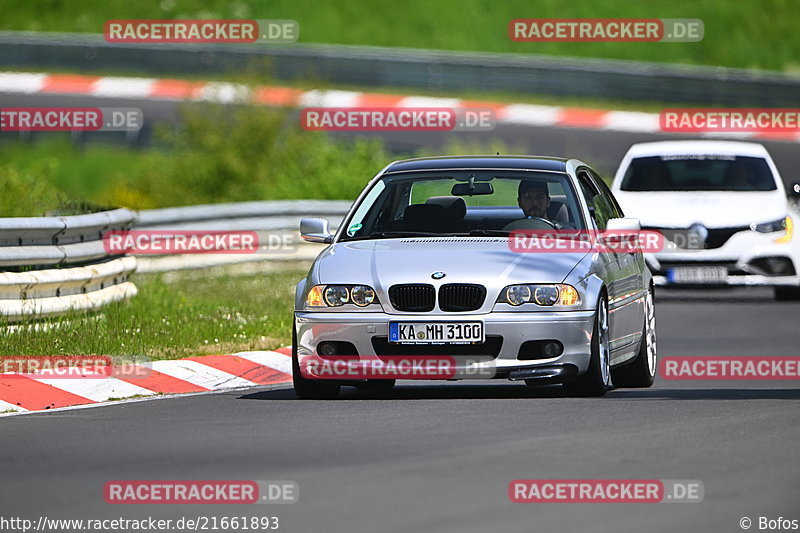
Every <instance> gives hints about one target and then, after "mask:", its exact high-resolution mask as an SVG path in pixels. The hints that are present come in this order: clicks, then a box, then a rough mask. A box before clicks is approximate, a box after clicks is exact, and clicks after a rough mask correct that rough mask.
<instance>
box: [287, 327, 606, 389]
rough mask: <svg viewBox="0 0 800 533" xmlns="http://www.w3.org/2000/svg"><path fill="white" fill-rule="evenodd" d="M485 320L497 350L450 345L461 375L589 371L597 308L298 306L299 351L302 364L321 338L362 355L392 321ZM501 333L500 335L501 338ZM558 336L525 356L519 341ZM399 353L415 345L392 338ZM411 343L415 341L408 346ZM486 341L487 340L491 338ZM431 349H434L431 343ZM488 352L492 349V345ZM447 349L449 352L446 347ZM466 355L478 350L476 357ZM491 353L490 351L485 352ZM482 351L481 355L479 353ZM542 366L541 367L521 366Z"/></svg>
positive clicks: (550, 376) (550, 377)
mask: <svg viewBox="0 0 800 533" xmlns="http://www.w3.org/2000/svg"><path fill="white" fill-rule="evenodd" d="M476 320H479V321H482V322H483V323H484V335H485V337H486V338H487V340H488V339H489V338H490V337H492V338H493V340H494V341H495V342H493V343H492V351H493V352H496V353H491V354H489V353H482V352H481V350H480V349H476V345H447V347H446V348H447V349H446V350H444V349H443V352H445V351H446V353H447V355H453V356H455V357H454V359H455V360H456V370H457V371H458V372H459V375H469V376H471V377H474V378H476V379H481V378H483V379H487V378H509V379H537V378H541V380H542V381H547V382H552V381H558V378H559V377H564V378H572V377H574V376H575V375H577V374H580V373H583V372H585V371H586V370H587V369H588V367H589V359H590V356H591V337H592V330H593V328H594V311H562V312H551V313H548V312H541V311H537V312H532V313H526V312H505V313H504V312H499V313H497V312H495V313H486V314H466V313H458V314H435V315H432V314H387V313H383V312H378V313H347V312H344V313H332V312H324V313H315V312H295V323H296V327H297V353H298V358H299V360H300V362H301V364H302V361H303V359H304V358H305V357H308V356H312V355H319V354H318V352H317V346H318V345H319V344H320V343H322V342H347V343H351V344H352V345H353V347H354V348H355V351H356V352H357V353H355V354H344V355H358V356H361V357H363V356H369V357H378V358H380V357H381V356H383V355H386V354H385V353H384V354H380V353H376V349H375V348H376V346H377V347H379V348H380V349H381V350H383V349H384V347H385V346H387V344H386V341H385V338H388V335H389V322H390V321H422V322H425V321H453V322H459V321H476ZM497 337H500V338H501V341H502V342H501V343H500V344H499V348H498V342H496V341H497ZM542 340H556V341H558V342H560V343H561V344H562V345H563V347H564V348H563V353H561V355H559V356H557V357H551V358H541V359H535V360H520V359H519V358H518V355H519V353H520V347H521V346H522V344H523V343H524V342H526V341H542ZM391 346H392V348H396V350H395V351H393V354H394V355H398V352H399V355H402V353H403V352H404V350H405V351H406V352H407V354H408V355H411V354H412V353H417V352H416V351H415V348H414V347H413V346H419V345H396V344H392V345H391ZM409 346H411V347H409ZM484 346H488V343H487V344H486V345H484ZM425 350H427V352H426V353H431V350H435V349H434V348H430V347H428V346H426V348H425ZM486 351H487V352H488V351H489V349H488V348H487V349H486ZM443 354H444V353H443ZM462 354H463V355H464V356H475V357H473V358H472V359H470V358H469V357H463V358H462V357H460V355H462ZM486 355H491V357H485V356H486ZM478 357H480V359H481V360H480V361H476V359H477V358H478ZM526 369H540V371H538V372H520V371H523V370H526Z"/></svg>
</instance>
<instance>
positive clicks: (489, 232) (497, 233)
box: [469, 229, 511, 237]
mask: <svg viewBox="0 0 800 533" xmlns="http://www.w3.org/2000/svg"><path fill="white" fill-rule="evenodd" d="M510 234H511V232H510V231H508V230H505V229H474V230H472V231H470V232H469V236H470V237H507V236H509V235H510Z"/></svg>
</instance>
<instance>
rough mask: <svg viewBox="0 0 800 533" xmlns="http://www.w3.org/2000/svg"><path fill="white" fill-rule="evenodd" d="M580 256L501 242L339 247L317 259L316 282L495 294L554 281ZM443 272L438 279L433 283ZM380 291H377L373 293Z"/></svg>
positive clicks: (405, 242)
mask: <svg viewBox="0 0 800 533" xmlns="http://www.w3.org/2000/svg"><path fill="white" fill-rule="evenodd" d="M585 255H586V254H585V253H583V252H581V253H570V254H564V253H517V252H512V251H511V250H509V247H508V239H506V238H486V237H481V238H469V237H461V238H459V237H441V238H422V239H419V238H416V239H381V240H370V241H354V242H344V243H338V244H335V245H332V246H330V247H329V248H328V249H327V250H325V251H324V252H323V253H322V254H320V256H319V258H317V269H318V270H317V272H318V274H317V275H318V277H319V283H325V284H330V283H371V284H373V286H374V288H375V289H376V290H378V289H379V288H383V289H384V290H387V289H388V288H389V287H390V286H391V285H394V284H395V283H431V284H434V285H438V284H443V283H481V284H484V285H486V286H487V289H490V292H491V287H499V288H498V289H497V290H498V292H499V290H500V289H501V288H502V287H504V286H506V285H509V284H513V283H535V282H541V283H559V282H561V281H563V280H564V278H566V277H567V274H569V272H570V271H571V270H572V269H573V268H575V265H576V264H577V263H578V262H579V261H580V260H581V259H582V258H583V257H584V256H585ZM434 272H443V273H444V274H445V277H444V278H443V279H441V280H438V281H437V280H434V279H432V277H431V275H432V274H433V273H434ZM378 292H382V291H380V290H379V291H378Z"/></svg>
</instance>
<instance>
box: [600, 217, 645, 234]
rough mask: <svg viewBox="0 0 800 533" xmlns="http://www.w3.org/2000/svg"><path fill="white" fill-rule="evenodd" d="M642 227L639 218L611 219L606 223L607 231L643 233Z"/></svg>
mask: <svg viewBox="0 0 800 533" xmlns="http://www.w3.org/2000/svg"><path fill="white" fill-rule="evenodd" d="M641 230H642V225H641V224H640V223H639V219H638V218H609V219H608V222H606V231H641Z"/></svg>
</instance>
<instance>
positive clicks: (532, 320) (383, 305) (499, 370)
mask: <svg viewBox="0 0 800 533" xmlns="http://www.w3.org/2000/svg"><path fill="white" fill-rule="evenodd" d="M329 228H330V225H329V223H328V221H326V220H323V219H303V220H302V221H301V225H300V232H301V234H302V236H303V238H304V239H305V240H307V241H311V242H320V243H326V244H328V245H329V246H328V247H327V248H325V250H324V251H322V253H320V255H319V256H318V257H317V259H316V260H315V261H314V263H313V265H312V266H311V269H310V270H309V272H308V276H307V277H306V278H304V279H303V280H301V281H300V282H299V283H298V284H297V290H296V297H295V307H294V324H293V331H292V334H293V343H292V346H293V355H292V364H293V379H294V389H295V392H296V394H297V395H298V396H299V397H301V398H314V399H326V398H335V397H336V396H337V395H338V394H339V391H340V389H341V387H342V386H343V385H347V386H355V387H359V388H365V389H388V388H391V387H392V386H394V384H395V382H396V380H397V379H447V380H454V379H456V380H457V379H487V378H492V379H508V380H512V381H523V382H524V383H525V384H526V385H529V386H538V385H561V386H562V387H563V388H564V390H565V393H566V394H570V395H576V396H602V395H603V394H605V393H606V391H607V390H608V389H609V388H610V387H611V386H612V383H613V386H615V387H649V386H650V385H652V383H653V380H654V376H655V372H656V328H655V309H654V304H653V281H652V276H651V274H650V272H649V270H648V269H647V267H646V266H645V263H644V260H643V255H642V249H641V247H640V246H639V244H637V245H635V246H633V245H630V242H631V241H626V240H624V239H623V240H622V241H620V240H614V239H610V238H608V235H609V234H622V235H625V236H630V235H633V236H637V235H638V233H639V230H640V228H639V222H638V220H636V219H631V218H625V217H624V214H623V212H622V209H621V208H620V207H619V204H618V203H617V201H616V200H615V199H614V197H613V195H612V194H611V192H610V191H609V189H608V187H607V186H606V185H605V183H604V182H603V180H602V179H600V177H599V176H598V174H597V173H596V172H595V171H594V170H592V169H591V168H590V167H589V166H587V165H586V164H584V163H582V162H581V161H578V160H575V159H557V158H546V157H527V156H525V157H523V156H497V157H494V156H475V157H432V158H424V159H411V160H405V161H397V162H394V163H392V164H390V165H388V166H387V167H386V168H384V169H383V170H382V171H381V172H380V173H378V175H377V176H375V178H373V179H372V180H371V181H370V182H369V184H367V186H366V187H365V189H364V190H363V192H362V193H361V194H360V195H359V197H358V199H357V200H356V201H355V203H354V204H353V206H352V208H351V209H350V211H349V212H348V214H347V215H346V217H345V218H344V220H343V222H342V224H341V226H340V227H339V228H338V230H337V231H336V232H335V233H332V232H331V231H330V229H329ZM634 241H635V239H634ZM620 242H627V243H628V245H627V246H620ZM635 242H638V241H635Z"/></svg>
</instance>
